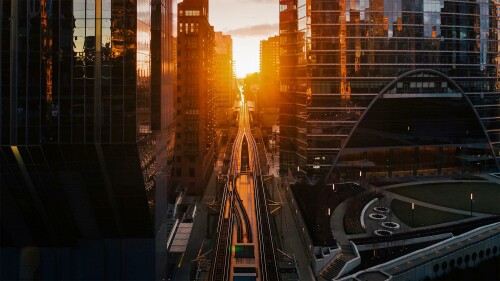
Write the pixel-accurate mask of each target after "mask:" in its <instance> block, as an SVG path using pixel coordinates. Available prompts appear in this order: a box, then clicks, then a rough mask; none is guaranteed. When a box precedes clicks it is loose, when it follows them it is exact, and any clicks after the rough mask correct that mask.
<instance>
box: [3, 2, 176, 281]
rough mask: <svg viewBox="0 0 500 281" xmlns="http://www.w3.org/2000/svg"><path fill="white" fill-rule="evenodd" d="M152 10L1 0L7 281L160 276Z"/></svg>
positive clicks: (138, 5)
mask: <svg viewBox="0 0 500 281" xmlns="http://www.w3.org/2000/svg"><path fill="white" fill-rule="evenodd" d="M168 3H169V5H172V3H170V2H168ZM169 9H170V10H171V8H169ZM151 13H152V11H151V3H150V1H149V0H134V1H129V0H86V1H77V0H74V1H70V0H39V1H28V0H16V1H14V0H4V1H1V2H0V14H1V23H0V39H1V40H0V41H1V45H0V65H1V68H0V87H1V91H0V107H1V115H0V123H1V132H0V140H1V142H0V160H1V162H0V165H1V177H0V179H1V184H0V186H1V188H0V190H1V192H2V196H1V197H2V204H1V212H0V213H1V214H2V216H1V234H2V237H1V238H2V239H1V246H2V255H4V256H3V257H5V258H2V261H3V263H2V272H1V274H2V275H1V276H0V279H17V278H18V276H17V275H16V274H19V273H20V272H21V271H20V268H23V272H25V273H26V274H28V275H26V276H32V277H33V278H35V279H36V278H43V279H77V278H79V279H88V280H99V279H130V278H136V279H153V278H154V273H155V270H154V267H155V261H154V252H155V248H154V247H155V246H154V243H155V242H154V223H153V220H154V205H155V202H156V201H155V186H156V180H155V175H156V157H157V156H156V153H157V148H156V146H157V145H159V144H158V143H157V142H156V138H155V135H154V134H153V131H152V130H153V128H152V124H153V123H154V120H156V119H154V118H153V115H152V111H153V110H154V109H153V108H152V100H151V99H152V97H151V76H152V75H151V71H152V66H151V64H152V62H151V36H152V34H151V17H152V15H151ZM167 20H168V21H171V20H172V17H170V18H167ZM170 33H171V32H170ZM171 44H173V43H171ZM171 57H172V58H173V55H172V56H171ZM170 66H172V68H169V69H168V70H167V72H168V71H171V69H173V63H172V62H171V64H170ZM171 76H173V75H171ZM161 114H163V112H162V113H161ZM157 119H158V118H157ZM9 249H10V250H9ZM26 251H28V252H26ZM5 255H7V256H5ZM25 255H27V256H31V255H35V256H36V257H35V258H34V259H29V258H28V259H27V260H25V259H24V257H25ZM56 257H57V259H56ZM82 260H85V261H86V262H82ZM7 261H15V262H14V263H13V264H10V265H7V264H6V262H7ZM32 261H36V262H32ZM87 261H88V262H87ZM25 262H28V264H25ZM68 268H69V269H68ZM4 269H5V270H4ZM22 274H24V273H22Z"/></svg>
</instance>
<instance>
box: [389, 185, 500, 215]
mask: <svg viewBox="0 0 500 281" xmlns="http://www.w3.org/2000/svg"><path fill="white" fill-rule="evenodd" d="M388 191H390V192H394V193H397V194H400V195H403V196H406V197H409V198H413V199H416V200H420V201H423V202H427V203H431V204H435V205H440V206H444V207H449V208H453V209H460V210H466V211H469V210H470V205H471V200H470V194H471V193H473V194H474V196H473V197H474V201H473V204H472V210H473V211H474V212H480V213H488V214H497V215H498V214H500V185H498V184H496V183H483V182H457V183H436V184H421V185H411V186H402V187H396V188H391V189H389V190H388Z"/></svg>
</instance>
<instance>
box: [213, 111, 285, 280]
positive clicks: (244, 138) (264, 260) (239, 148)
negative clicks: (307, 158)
mask: <svg viewBox="0 0 500 281" xmlns="http://www.w3.org/2000/svg"><path fill="white" fill-rule="evenodd" d="M249 118H250V116H249V115H248V108H247V106H246V105H244V106H242V108H241V111H240V116H239V118H238V124H239V129H238V133H237V136H236V138H235V141H234V143H233V147H232V155H231V160H230V164H229V170H228V174H227V178H228V181H227V182H226V184H225V186H224V190H223V196H222V206H221V210H224V211H221V212H220V214H219V218H218V226H217V238H216V246H215V251H214V258H213V262H212V266H211V271H210V276H209V280H211V281H223V280H224V281H225V280H231V281H232V280H233V278H236V275H238V276H241V273H239V272H240V271H241V266H242V264H244V266H246V267H248V268H254V269H255V272H256V274H254V276H255V279H254V280H269V281H274V280H280V278H279V273H278V265H277V260H276V248H275V244H274V241H273V235H272V230H271V223H270V218H269V210H268V206H267V195H266V192H265V187H264V184H263V178H262V171H261V168H260V167H261V166H260V159H259V154H258V149H257V143H256V141H255V139H254V138H253V136H252V133H251V128H250V122H249ZM234 231H235V233H234ZM238 244H244V245H253V246H254V247H253V249H254V252H255V255H254V256H253V257H252V258H248V259H246V260H244V261H240V262H235V261H236V257H235V254H234V252H232V249H235V248H236V246H237V245H238ZM237 271H238V272H237Z"/></svg>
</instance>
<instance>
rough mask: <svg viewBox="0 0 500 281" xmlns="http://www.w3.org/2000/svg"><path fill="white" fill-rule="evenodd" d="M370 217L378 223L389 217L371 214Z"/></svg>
mask: <svg viewBox="0 0 500 281" xmlns="http://www.w3.org/2000/svg"><path fill="white" fill-rule="evenodd" d="M368 217H369V218H370V219H372V220H376V221H382V220H385V219H386V218H387V217H386V216H385V215H382V214H369V215H368Z"/></svg>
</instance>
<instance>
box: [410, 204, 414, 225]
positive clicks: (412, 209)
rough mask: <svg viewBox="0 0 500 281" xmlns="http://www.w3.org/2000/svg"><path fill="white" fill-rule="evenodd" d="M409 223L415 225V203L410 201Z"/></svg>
mask: <svg viewBox="0 0 500 281" xmlns="http://www.w3.org/2000/svg"><path fill="white" fill-rule="evenodd" d="M411 225H412V227H415V203H411Z"/></svg>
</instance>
